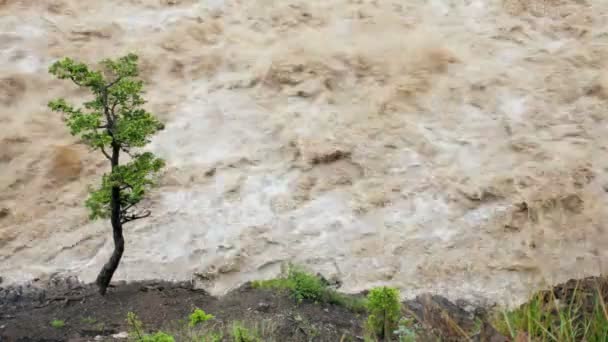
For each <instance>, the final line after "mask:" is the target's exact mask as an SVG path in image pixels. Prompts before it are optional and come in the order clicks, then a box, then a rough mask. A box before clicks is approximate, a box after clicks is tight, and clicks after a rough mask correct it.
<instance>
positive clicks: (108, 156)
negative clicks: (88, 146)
mask: <svg viewBox="0 0 608 342" xmlns="http://www.w3.org/2000/svg"><path fill="white" fill-rule="evenodd" d="M99 149H100V150H101V153H103V155H104V156H106V158H108V160H112V157H110V155H109V154H108V152H106V150H105V149H104V148H103V146H100V147H99Z"/></svg>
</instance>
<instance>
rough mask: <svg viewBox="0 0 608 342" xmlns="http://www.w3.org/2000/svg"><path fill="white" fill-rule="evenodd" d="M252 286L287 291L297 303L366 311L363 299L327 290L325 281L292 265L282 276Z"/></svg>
mask: <svg viewBox="0 0 608 342" xmlns="http://www.w3.org/2000/svg"><path fill="white" fill-rule="evenodd" d="M252 286H253V287H254V288H260V289H275V290H287V291H289V292H290V293H291V295H292V296H293V298H294V299H295V300H296V301H297V302H298V303H301V302H302V301H304V300H309V301H312V302H322V303H328V304H334V305H340V306H343V307H345V308H347V309H349V310H352V311H354V312H360V313H364V312H365V311H366V301H365V299H363V298H359V297H356V296H348V295H344V294H341V293H339V292H337V291H335V290H333V289H331V288H329V287H328V285H327V283H326V281H323V279H321V278H320V277H318V276H316V275H314V274H311V273H308V272H306V271H305V270H303V269H302V268H300V267H297V266H294V265H288V266H287V269H286V270H284V271H283V276H281V277H279V278H276V279H270V280H261V281H254V282H253V283H252Z"/></svg>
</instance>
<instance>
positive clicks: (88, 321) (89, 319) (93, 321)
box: [82, 317, 97, 325]
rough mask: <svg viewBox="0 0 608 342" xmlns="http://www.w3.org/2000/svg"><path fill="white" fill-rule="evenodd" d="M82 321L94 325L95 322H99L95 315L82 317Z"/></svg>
mask: <svg viewBox="0 0 608 342" xmlns="http://www.w3.org/2000/svg"><path fill="white" fill-rule="evenodd" d="M82 323H84V324H89V325H93V324H95V323H97V320H96V319H95V318H93V317H84V318H82Z"/></svg>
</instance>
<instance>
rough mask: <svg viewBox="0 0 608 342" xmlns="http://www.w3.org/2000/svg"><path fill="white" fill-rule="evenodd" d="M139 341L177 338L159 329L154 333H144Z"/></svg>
mask: <svg viewBox="0 0 608 342" xmlns="http://www.w3.org/2000/svg"><path fill="white" fill-rule="evenodd" d="M137 342H175V338H173V336H171V335H168V334H166V333H164V332H162V331H159V332H157V333H156V334H153V335H144V336H142V338H141V339H139V340H138V341H137Z"/></svg>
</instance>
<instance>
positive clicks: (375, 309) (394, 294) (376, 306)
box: [367, 287, 401, 340]
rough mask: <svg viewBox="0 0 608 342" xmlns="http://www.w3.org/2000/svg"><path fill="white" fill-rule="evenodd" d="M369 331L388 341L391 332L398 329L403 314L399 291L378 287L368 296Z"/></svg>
mask: <svg viewBox="0 0 608 342" xmlns="http://www.w3.org/2000/svg"><path fill="white" fill-rule="evenodd" d="M367 301H368V302H367V308H368V311H369V316H368V318H367V326H368V329H369V330H370V331H371V332H373V333H374V334H375V335H376V336H379V337H381V338H383V339H386V340H388V339H389V338H390V336H391V331H394V330H395V329H396V328H397V320H398V319H399V315H400V313H401V303H400V302H399V290H397V289H394V288H390V287H376V288H374V289H372V290H371V291H370V293H369V295H368V296H367Z"/></svg>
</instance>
